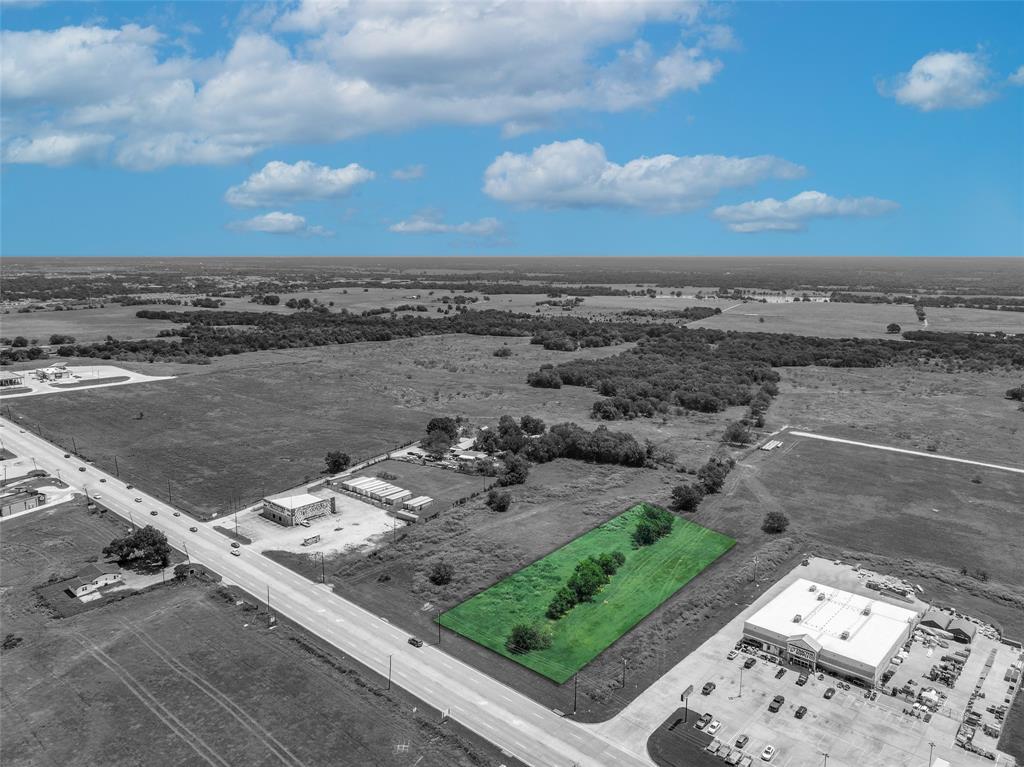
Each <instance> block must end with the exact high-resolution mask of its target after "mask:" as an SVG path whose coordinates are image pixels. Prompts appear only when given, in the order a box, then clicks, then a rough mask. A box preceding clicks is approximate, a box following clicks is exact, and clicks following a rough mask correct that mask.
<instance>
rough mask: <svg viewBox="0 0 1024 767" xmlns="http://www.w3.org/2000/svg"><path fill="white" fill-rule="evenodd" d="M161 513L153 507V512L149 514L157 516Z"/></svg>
mask: <svg viewBox="0 0 1024 767" xmlns="http://www.w3.org/2000/svg"><path fill="white" fill-rule="evenodd" d="M159 513H160V512H158V511H157V510H156V509H153V510H152V511H151V512H149V516H151V517H155V516H156V515H157V514H159Z"/></svg>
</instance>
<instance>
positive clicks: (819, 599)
mask: <svg viewBox="0 0 1024 767" xmlns="http://www.w3.org/2000/svg"><path fill="white" fill-rule="evenodd" d="M818 601H819V602H824V601H825V592H824V591H823V592H821V593H820V594H818Z"/></svg>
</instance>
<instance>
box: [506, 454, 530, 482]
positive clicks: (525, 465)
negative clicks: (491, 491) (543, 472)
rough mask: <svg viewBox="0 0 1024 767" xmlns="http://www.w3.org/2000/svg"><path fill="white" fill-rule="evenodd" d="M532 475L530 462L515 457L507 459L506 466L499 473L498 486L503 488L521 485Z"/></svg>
mask: <svg viewBox="0 0 1024 767" xmlns="http://www.w3.org/2000/svg"><path fill="white" fill-rule="evenodd" d="M529 475H530V462H529V461H527V460H526V459H525V458H523V457H521V456H518V455H513V456H510V457H509V458H506V459H505V465H504V466H502V467H501V470H500V471H498V484H499V485H501V486H502V487H508V486H509V485H521V484H523V483H524V482H525V481H526V478H527V477H528V476H529Z"/></svg>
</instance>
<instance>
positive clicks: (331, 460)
mask: <svg viewBox="0 0 1024 767" xmlns="http://www.w3.org/2000/svg"><path fill="white" fill-rule="evenodd" d="M324 463H325V464H326V465H327V473H328V474H337V473H338V472H341V471H345V469H347V468H348V467H349V466H351V465H352V459H351V458H350V457H349V455H348V453H342V452H341V451H340V450H332V451H331V452H329V453H328V454H327V455H326V456H324Z"/></svg>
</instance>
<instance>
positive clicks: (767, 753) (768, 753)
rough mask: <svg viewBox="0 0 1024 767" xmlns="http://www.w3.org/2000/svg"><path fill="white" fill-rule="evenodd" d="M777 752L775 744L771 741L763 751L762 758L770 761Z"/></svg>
mask: <svg viewBox="0 0 1024 767" xmlns="http://www.w3.org/2000/svg"><path fill="white" fill-rule="evenodd" d="M776 753H777V752H776V749H775V746H773V745H772V744H771V743H769V744H768V745H767V746H765V747H764V751H762V752H761V759H763V760H764V761H766V762H770V761H771V760H772V759H774V758H775V754H776Z"/></svg>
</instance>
